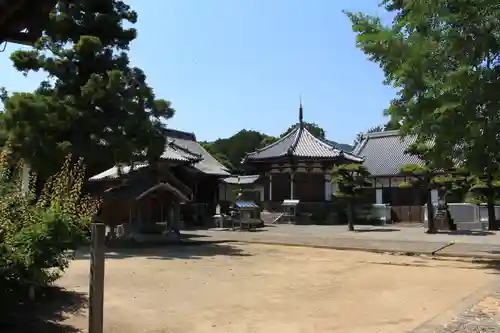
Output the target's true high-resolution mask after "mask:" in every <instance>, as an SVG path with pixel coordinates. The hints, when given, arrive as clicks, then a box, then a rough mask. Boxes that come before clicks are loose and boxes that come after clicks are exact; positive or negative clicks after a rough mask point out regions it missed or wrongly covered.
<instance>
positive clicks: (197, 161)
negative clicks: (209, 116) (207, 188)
mask: <svg viewBox="0 0 500 333" xmlns="http://www.w3.org/2000/svg"><path fill="white" fill-rule="evenodd" d="M161 158H162V159H165V160H170V161H178V162H187V163H189V162H190V163H194V164H193V166H194V167H195V168H196V169H198V170H199V171H201V172H203V173H206V174H212V175H220V176H229V175H230V173H229V172H228V170H227V169H226V168H225V167H224V166H223V165H222V164H220V163H219V162H218V161H217V160H216V159H215V158H214V157H213V156H212V155H210V153H209V152H207V151H206V150H205V149H204V148H203V147H202V146H201V145H200V144H199V143H198V142H196V137H195V135H194V134H193V133H187V132H181V131H176V130H171V129H168V130H167V145H166V146H165V151H164V152H163V154H162V155H161ZM145 166H148V163H145V162H144V163H137V164H134V169H138V168H143V167H145ZM129 172H130V166H124V167H122V174H127V173H129ZM117 177H118V167H116V166H114V167H112V168H110V169H108V170H106V171H104V172H101V173H100V174H98V175H95V176H93V177H91V178H90V179H89V180H102V179H114V178H117Z"/></svg>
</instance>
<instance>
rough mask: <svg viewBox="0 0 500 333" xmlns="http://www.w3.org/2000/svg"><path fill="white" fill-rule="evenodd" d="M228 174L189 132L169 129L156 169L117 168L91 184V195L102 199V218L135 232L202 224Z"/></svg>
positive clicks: (144, 166)
mask: <svg viewBox="0 0 500 333" xmlns="http://www.w3.org/2000/svg"><path fill="white" fill-rule="evenodd" d="M226 176H229V172H228V171H227V170H226V169H225V167H224V166H222V165H221V164H220V163H219V162H218V161H217V160H216V159H215V158H214V157H212V156H211V155H210V154H209V153H208V152H207V151H206V150H205V149H204V148H203V147H202V146H201V145H200V144H198V143H197V142H196V137H195V135H194V134H192V133H186V132H181V131H175V130H168V132H167V145H166V146H165V151H164V152H163V154H162V155H161V158H160V160H159V162H158V165H155V166H151V165H149V164H148V163H136V164H134V165H133V166H121V167H118V166H115V167H113V168H110V169H109V170H106V171H104V172H102V173H100V174H98V175H95V176H93V177H91V178H90V179H89V182H90V185H91V188H92V191H93V193H95V195H96V196H99V197H102V198H103V205H102V207H103V211H102V215H103V219H104V220H105V221H106V223H108V224H110V225H117V224H124V223H127V224H129V225H130V227H132V229H134V230H139V229H141V230H144V228H146V229H148V228H150V227H152V226H153V225H155V224H158V223H165V222H167V221H171V222H173V223H177V222H178V221H179V220H180V219H181V216H182V220H183V221H184V222H185V223H186V224H191V225H200V224H203V223H204V222H205V221H206V220H207V219H209V218H210V217H211V216H212V215H213V214H214V210H215V205H216V204H217V201H218V199H219V198H218V195H219V193H218V184H219V181H220V179H221V177H226Z"/></svg>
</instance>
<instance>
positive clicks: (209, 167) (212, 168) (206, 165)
mask: <svg viewBox="0 0 500 333" xmlns="http://www.w3.org/2000/svg"><path fill="white" fill-rule="evenodd" d="M167 138H168V139H169V140H172V141H173V143H174V144H176V145H178V146H180V147H182V148H184V149H187V150H188V151H190V152H192V153H195V154H197V155H200V156H201V157H202V159H201V160H200V161H199V162H197V163H195V164H194V167H195V168H196V169H198V170H200V171H201V172H203V173H206V174H211V175H218V176H229V175H230V173H229V171H228V170H227V168H226V167H224V166H223V165H222V164H220V163H219V161H217V160H216V159H215V158H214V157H213V156H212V155H210V153H209V152H208V151H206V150H205V148H203V147H202V146H201V145H200V144H199V143H198V142H196V136H195V135H194V134H193V133H187V132H181V131H176V130H171V129H168V130H167Z"/></svg>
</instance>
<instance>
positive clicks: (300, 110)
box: [299, 94, 304, 126]
mask: <svg viewBox="0 0 500 333" xmlns="http://www.w3.org/2000/svg"><path fill="white" fill-rule="evenodd" d="M303 117H304V111H303V110H302V94H300V99H299V124H300V125H301V126H302V124H303Z"/></svg>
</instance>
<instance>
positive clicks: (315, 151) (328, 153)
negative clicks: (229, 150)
mask: <svg viewBox="0 0 500 333" xmlns="http://www.w3.org/2000/svg"><path fill="white" fill-rule="evenodd" d="M284 156H294V157H302V158H310V159H315V158H317V159H336V158H339V157H343V158H346V159H348V160H350V161H353V162H362V161H363V159H362V158H361V157H359V156H356V155H355V154H352V153H348V152H345V151H343V150H341V149H338V148H336V147H335V146H334V145H332V144H330V143H328V142H327V141H325V140H322V139H320V138H317V137H315V136H314V135H313V134H311V132H309V130H308V129H307V128H306V126H304V125H303V124H299V125H297V126H296V127H295V128H294V129H293V130H292V131H291V132H290V133H288V134H287V135H285V136H284V137H282V138H281V139H279V140H278V141H276V142H274V143H272V144H270V145H268V146H266V147H264V148H262V149H259V150H257V151H255V152H252V153H249V154H247V156H246V160H248V161H259V160H268V159H274V158H277V157H284Z"/></svg>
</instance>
